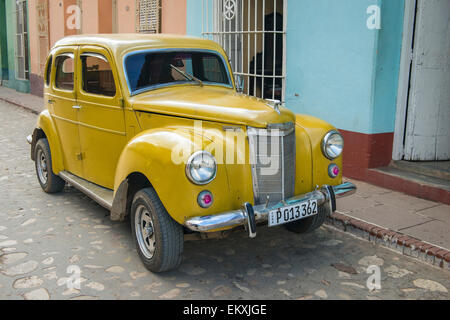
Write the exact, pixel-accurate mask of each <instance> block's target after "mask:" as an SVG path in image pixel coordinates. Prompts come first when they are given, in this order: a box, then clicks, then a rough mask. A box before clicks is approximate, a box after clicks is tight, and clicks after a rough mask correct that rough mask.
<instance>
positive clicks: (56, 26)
mask: <svg viewBox="0 0 450 320" xmlns="http://www.w3.org/2000/svg"><path fill="white" fill-rule="evenodd" d="M48 6H49V10H48V11H49V29H50V47H53V45H54V44H55V42H56V41H58V40H59V39H61V38H64V29H65V20H64V1H63V0H56V1H55V0H52V1H49V2H48Z"/></svg>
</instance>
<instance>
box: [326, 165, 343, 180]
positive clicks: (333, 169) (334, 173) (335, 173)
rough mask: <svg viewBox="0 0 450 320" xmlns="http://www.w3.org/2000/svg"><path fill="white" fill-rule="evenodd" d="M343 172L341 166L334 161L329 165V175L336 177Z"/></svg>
mask: <svg viewBox="0 0 450 320" xmlns="http://www.w3.org/2000/svg"><path fill="white" fill-rule="evenodd" d="M340 173H341V169H339V167H338V166H337V165H336V164H334V163H332V164H330V166H329V167H328V175H329V176H330V177H331V178H336V177H337V176H339V174H340Z"/></svg>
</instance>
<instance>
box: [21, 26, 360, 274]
mask: <svg viewBox="0 0 450 320" xmlns="http://www.w3.org/2000/svg"><path fill="white" fill-rule="evenodd" d="M44 82H45V83H44V94H45V102H46V109H45V111H43V112H42V113H41V114H40V116H39V119H38V121H37V124H36V128H35V129H34V131H33V134H32V135H30V136H28V137H27V140H28V142H29V143H30V144H31V158H32V160H34V161H35V166H36V173H37V177H38V181H39V183H40V185H41V186H42V189H43V190H44V191H45V192H47V193H57V192H60V191H62V190H63V188H64V187H65V184H66V182H68V183H70V185H71V186H73V187H75V188H77V189H79V190H80V191H82V192H83V193H85V194H86V195H88V196H89V197H91V198H92V199H94V200H95V201H96V202H98V203H99V204H100V205H101V206H103V207H105V208H106V209H108V210H109V211H110V213H111V219H112V220H114V221H123V220H125V218H126V217H127V216H130V221H131V228H132V234H133V236H134V238H135V242H136V247H137V251H138V253H139V256H140V258H141V260H142V262H143V263H144V265H145V266H146V267H147V268H148V269H149V270H151V271H152V272H164V271H168V270H171V269H175V268H177V267H178V266H179V265H180V263H181V259H182V252H183V242H184V239H185V238H189V237H192V236H198V237H201V238H210V237H216V236H221V235H224V234H226V233H227V232H229V230H231V229H236V228H242V229H245V230H246V231H247V232H248V234H249V236H250V237H255V236H256V232H257V225H260V224H265V225H268V226H269V227H275V226H280V225H284V226H285V227H286V229H287V230H290V231H293V232H296V233H305V232H311V231H313V230H315V229H317V228H319V227H320V226H321V225H322V224H323V222H324V220H325V218H326V216H327V215H328V214H330V213H332V212H333V211H335V210H336V198H339V197H344V196H348V195H351V194H353V193H354V192H355V190H356V187H355V186H354V185H353V184H351V183H348V182H347V183H342V174H341V169H342V151H343V146H344V142H343V139H342V136H341V135H340V134H339V132H338V131H337V130H336V129H335V128H334V127H333V126H332V125H330V124H328V123H326V122H324V121H322V120H319V119H317V118H314V117H311V116H307V115H299V114H297V115H296V114H294V113H293V112H291V111H290V110H289V109H287V108H285V107H284V106H282V105H281V103H280V102H279V101H273V100H263V99H258V98H255V97H251V96H247V95H244V94H242V93H241V90H240V88H242V85H241V84H240V85H237V84H236V83H235V77H234V75H233V72H232V70H231V66H230V63H229V60H228V58H227V55H226V53H225V52H224V50H223V49H222V48H221V47H220V46H219V45H218V44H217V43H215V42H213V41H209V40H203V39H198V38H191V37H181V36H172V35H142V34H125V35H123V34H122V35H88V36H84V35H83V36H72V37H67V38H64V39H62V40H60V41H59V42H57V43H56V44H55V46H54V47H53V48H52V50H51V52H50V54H49V57H48V59H47V63H46V68H45V79H44ZM236 82H240V81H236ZM279 230H280V232H281V231H282V230H283V229H279Z"/></svg>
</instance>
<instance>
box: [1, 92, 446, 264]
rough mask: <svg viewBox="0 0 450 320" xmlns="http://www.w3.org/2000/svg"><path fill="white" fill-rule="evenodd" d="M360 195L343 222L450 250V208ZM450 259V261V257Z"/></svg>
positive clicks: (28, 105) (39, 103)
mask: <svg viewBox="0 0 450 320" xmlns="http://www.w3.org/2000/svg"><path fill="white" fill-rule="evenodd" d="M0 100H3V101H6V102H9V103H12V104H14V105H16V106H20V107H22V108H25V109H28V110H29V111H31V112H33V113H35V114H38V113H40V112H41V111H42V110H43V105H44V99H43V98H41V97H37V96H33V95H30V94H24V93H19V92H16V91H14V90H12V89H8V88H5V87H1V86H0ZM353 182H354V183H355V184H356V185H357V187H358V192H357V193H356V195H354V196H352V197H349V198H345V199H341V200H339V202H338V213H339V214H340V215H339V217H340V218H339V219H341V218H342V217H343V218H342V219H341V220H342V221H344V220H346V221H347V220H348V219H356V220H357V221H361V222H363V223H369V224H370V225H371V226H376V227H381V228H382V229H384V230H387V231H394V232H396V233H397V234H402V235H407V236H410V237H412V239H419V240H421V241H423V242H425V243H428V244H431V245H433V246H434V247H435V248H437V249H446V250H447V252H448V251H449V250H450V206H448V205H445V204H440V203H436V202H432V201H427V200H423V199H419V198H415V197H412V196H408V195H406V194H402V193H399V192H395V191H391V190H388V189H384V188H380V187H376V186H373V185H370V184H368V183H364V182H360V181H353ZM449 258H450V257H449Z"/></svg>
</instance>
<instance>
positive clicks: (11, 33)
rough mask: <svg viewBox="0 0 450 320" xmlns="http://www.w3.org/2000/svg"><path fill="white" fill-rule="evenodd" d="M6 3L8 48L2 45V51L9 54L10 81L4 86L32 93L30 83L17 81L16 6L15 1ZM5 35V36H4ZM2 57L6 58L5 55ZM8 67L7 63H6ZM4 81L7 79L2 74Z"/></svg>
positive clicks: (4, 82)
mask: <svg viewBox="0 0 450 320" xmlns="http://www.w3.org/2000/svg"><path fill="white" fill-rule="evenodd" d="M2 1H4V2H5V6H4V8H5V16H6V19H5V21H6V46H5V45H2V46H1V47H0V50H5V49H6V52H7V60H8V61H7V66H8V80H2V85H3V86H5V87H9V88H12V89H16V90H17V91H19V92H25V93H28V92H30V81H28V80H21V79H16V59H15V50H16V49H15V48H16V25H17V24H16V6H15V1H6V0H2ZM4 35H5V34H4ZM1 56H5V55H4V54H3V53H2V54H1ZM4 65H6V62H5V63H4ZM2 79H5V77H4V75H3V74H2Z"/></svg>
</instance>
